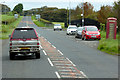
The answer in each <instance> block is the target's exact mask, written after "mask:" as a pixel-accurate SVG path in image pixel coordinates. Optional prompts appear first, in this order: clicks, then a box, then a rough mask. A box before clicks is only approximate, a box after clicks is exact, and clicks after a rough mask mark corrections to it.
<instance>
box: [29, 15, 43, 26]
mask: <svg viewBox="0 0 120 80" xmlns="http://www.w3.org/2000/svg"><path fill="white" fill-rule="evenodd" d="M31 18H32V20H33V22H34V23H35V24H36V25H37V26H38V27H45V23H43V22H41V21H38V20H36V18H35V16H32V17H31Z"/></svg>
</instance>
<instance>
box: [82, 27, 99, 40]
mask: <svg viewBox="0 0 120 80" xmlns="http://www.w3.org/2000/svg"><path fill="white" fill-rule="evenodd" d="M99 31H100V30H98V28H97V27H96V26H84V27H83V30H82V40H87V39H98V40H100V39H101V35H100V32H99Z"/></svg>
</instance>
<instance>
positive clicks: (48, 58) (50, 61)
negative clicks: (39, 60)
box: [48, 58, 54, 66]
mask: <svg viewBox="0 0 120 80" xmlns="http://www.w3.org/2000/svg"><path fill="white" fill-rule="evenodd" d="M48 62H49V63H50V65H51V66H54V65H53V63H52V62H51V60H50V59H49V58H48Z"/></svg>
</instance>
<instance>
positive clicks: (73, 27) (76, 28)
mask: <svg viewBox="0 0 120 80" xmlns="http://www.w3.org/2000/svg"><path fill="white" fill-rule="evenodd" d="M69 29H77V27H69Z"/></svg>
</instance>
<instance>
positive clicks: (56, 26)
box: [54, 24, 62, 31]
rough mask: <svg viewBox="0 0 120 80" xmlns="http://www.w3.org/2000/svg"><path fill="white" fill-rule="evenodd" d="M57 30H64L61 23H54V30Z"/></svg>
mask: <svg viewBox="0 0 120 80" xmlns="http://www.w3.org/2000/svg"><path fill="white" fill-rule="evenodd" d="M55 30H62V26H61V25H60V24H54V31H55Z"/></svg>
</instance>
